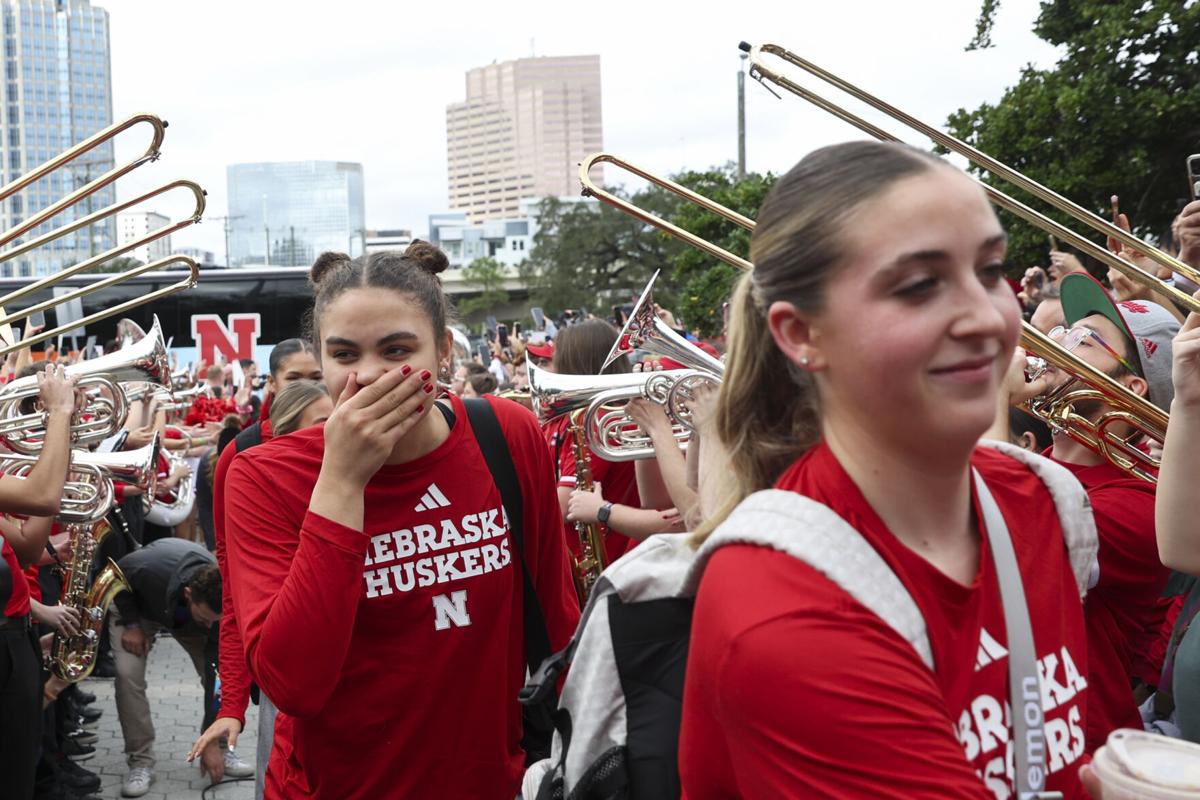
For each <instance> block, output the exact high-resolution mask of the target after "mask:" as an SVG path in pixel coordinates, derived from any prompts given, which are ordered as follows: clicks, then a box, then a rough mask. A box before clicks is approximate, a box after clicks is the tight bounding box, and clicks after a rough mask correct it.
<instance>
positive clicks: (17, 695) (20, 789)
mask: <svg viewBox="0 0 1200 800" xmlns="http://www.w3.org/2000/svg"><path fill="white" fill-rule="evenodd" d="M37 383H38V396H39V398H40V400H41V405H42V410H44V411H45V412H46V429H45V431H46V432H45V439H44V443H43V447H42V452H41V454H40V455H39V457H38V461H37V464H35V465H34V467H33V468H32V469H31V470H30V472H29V474H28V476H27V477H25V478H18V477H13V476H7V475H6V476H4V477H3V478H0V511H2V512H3V513H6V514H15V515H30V516H32V517H40V518H45V517H53V516H54V515H56V514H57V513H58V510H59V505H60V503H61V502H62V494H63V484H64V483H65V481H66V478H67V466H68V463H69V461H70V456H71V437H70V428H71V418H72V415H73V414H74V412H75V410H76V408H77V407H79V406H80V400H81V398H80V397H78V396H77V394H76V391H75V383H76V379H75V378H74V377H68V376H67V375H66V374H65V372H64V368H63V367H62V366H60V365H57V364H51V365H49V366H47V367H46V368H45V369H44V370H43V371H41V372H39V373H38V377H37ZM50 530H51V526H50V525H47V524H45V520H44V519H39V520H30V521H29V524H24V525H20V526H10V527H9V528H7V529H6V531H5V533H4V535H3V536H2V537H0V540H2V542H0V551H2V554H3V555H2V558H3V561H4V565H5V570H4V572H7V573H8V574H7V576H5V581H4V582H5V583H7V584H8V587H9V588H8V591H7V592H2V591H0V596H3V597H4V598H5V603H4V607H3V614H2V615H0V647H3V648H4V653H3V656H2V657H0V721H2V722H3V724H0V773H2V774H3V775H4V783H5V791H6V792H11V795H10V796H12V797H20V798H25V797H30V796H32V795H33V786H34V771H35V768H36V766H37V761H38V758H37V754H38V744H39V740H40V738H41V737H40V731H41V720H42V696H41V695H42V688H41V687H42V678H41V661H42V657H41V652H42V651H41V646H40V645H39V644H38V641H37V639H36V638H35V636H34V633H33V628H32V625H31V622H30V608H31V606H30V592H29V584H28V582H27V581H26V578H25V575H24V574H23V570H24V569H25V567H27V566H29V565H30V564H35V563H37V561H38V559H39V558H41V556H42V554H43V553H44V552H45V548H46V542H47V541H48V540H49V537H50Z"/></svg>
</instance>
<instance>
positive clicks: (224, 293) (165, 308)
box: [0, 267, 528, 372]
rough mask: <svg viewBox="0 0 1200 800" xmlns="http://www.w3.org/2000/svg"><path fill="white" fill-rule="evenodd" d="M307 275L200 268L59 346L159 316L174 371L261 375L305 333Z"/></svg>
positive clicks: (458, 283)
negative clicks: (237, 363)
mask: <svg viewBox="0 0 1200 800" xmlns="http://www.w3.org/2000/svg"><path fill="white" fill-rule="evenodd" d="M308 272H309V270H308V267H250V268H244V269H202V270H201V272H200V280H199V282H198V283H197V284H196V285H195V286H194V287H192V288H191V289H186V290H184V291H180V292H176V293H175V294H173V295H170V296H169V297H164V298H161V299H159V300H156V301H154V302H152V303H147V304H146V305H142V306H138V307H137V308H134V309H132V310H130V311H129V312H128V313H127V314H125V315H123V316H121V317H118V316H113V317H109V318H108V319H105V320H101V321H99V322H97V323H95V324H94V325H89V326H88V327H87V329H86V330H84V329H81V328H77V329H75V330H73V331H70V333H71V334H74V335H73V336H66V337H63V338H62V339H61V341H60V342H59V343H58V348H59V350H60V351H61V352H64V353H66V352H72V351H77V350H80V349H83V348H84V347H86V346H87V343H88V341H91V342H92V343H93V344H94V345H96V346H98V347H104V346H105V344H107V343H108V342H110V341H111V340H113V339H115V338H116V336H117V322H118V321H119V319H130V320H133V321H134V322H136V323H137V324H138V325H140V326H141V327H142V328H143V329H146V330H148V329H149V328H150V325H151V324H152V322H153V319H154V317H156V316H157V317H158V321H159V324H160V325H161V326H162V330H163V336H164V338H165V339H166V340H167V342H168V348H169V349H170V350H171V352H172V354H173V355H174V356H175V359H176V361H177V365H178V367H185V366H195V365H197V364H198V363H199V362H201V361H203V362H204V363H206V364H209V365H211V364H215V363H220V362H221V361H222V360H223V361H224V362H225V363H231V362H232V361H234V360H235V359H243V358H250V359H254V360H255V361H256V362H258V365H259V369H260V372H265V371H266V364H267V356H268V355H269V354H270V352H271V348H272V347H274V346H275V345H276V344H278V343H279V342H281V341H283V340H284V339H289V338H291V337H293V336H307V335H308V324H307V320H308V315H309V312H310V311H311V309H312V300H313V297H312V287H311V286H310V285H309V283H308ZM455 273H458V274H455ZM185 275H186V272H185V271H184V270H167V271H163V272H147V273H144V274H142V275H138V276H136V277H132V278H129V279H127V280H125V281H123V282H121V283H119V284H117V285H115V286H109V287H107V288H104V289H100V290H98V291H95V292H92V293H89V294H87V295H85V296H84V297H83V298H81V299H80V301H78V302H76V303H68V304H65V305H63V306H58V307H56V308H55V309H53V310H51V311H49V312H47V314H46V326H47V329H49V328H53V327H57V326H58V325H60V324H62V323H67V322H73V321H75V320H79V319H83V318H84V317H86V316H89V315H91V314H93V313H95V312H97V311H100V310H103V309H106V308H112V307H113V306H114V305H117V304H119V303H123V302H125V301H127V300H131V299H133V298H135V297H140V296H143V295H146V294H148V293H150V292H153V291H155V290H157V289H161V288H164V287H166V286H170V285H171V284H174V283H178V282H179V281H180V280H182V279H183V277H184V276H185ZM107 277H110V274H108V273H91V272H89V273H86V274H81V275H73V276H71V277H69V278H65V279H63V280H61V281H59V282H58V283H57V284H55V286H53V287H46V288H43V289H41V290H39V291H37V292H33V293H30V294H28V295H25V296H23V297H21V298H20V299H19V300H17V301H13V302H10V303H8V304H7V305H6V306H5V307H4V310H5V311H7V312H10V313H11V312H13V311H18V310H21V309H24V308H28V307H29V306H31V305H33V304H35V303H40V302H42V301H44V300H49V299H50V298H52V297H54V296H61V295H63V294H65V293H67V292H69V291H72V290H74V289H77V288H79V287H83V286H89V285H91V284H94V283H96V282H97V281H100V280H103V279H104V278H107ZM442 277H443V279H444V284H445V285H446V290H447V292H448V293H450V294H451V295H453V296H456V297H464V296H469V295H470V294H473V293H477V292H472V291H471V287H468V286H466V285H464V284H463V281H462V277H461V270H452V271H450V272H448V273H446V274H443V276H442ZM505 283H506V286H505V288H506V289H507V290H508V291H509V298H510V300H509V303H510V304H511V306H510V307H511V308H513V309H518V308H521V307H522V306H521V304H522V302H523V301H524V300H527V298H528V292H526V291H525V290H524V288H523V287H521V286H519V285H518V284H517V283H516V282H515V280H514V281H506V282H505ZM29 285H30V280H29V278H0V297H3V296H7V295H9V294H11V293H13V292H15V291H17V290H20V289H23V288H24V287H26V286H29ZM506 311H507V309H506ZM514 313H515V311H514ZM502 318H503V317H502ZM27 322H28V320H23V321H19V322H17V323H15V324H14V326H13V327H15V328H24V327H25V326H26V324H27ZM36 349H37V348H36V347H35V350H36Z"/></svg>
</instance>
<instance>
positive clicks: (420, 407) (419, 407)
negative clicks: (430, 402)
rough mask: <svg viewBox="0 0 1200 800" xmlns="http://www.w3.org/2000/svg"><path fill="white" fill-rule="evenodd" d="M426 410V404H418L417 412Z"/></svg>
mask: <svg viewBox="0 0 1200 800" xmlns="http://www.w3.org/2000/svg"><path fill="white" fill-rule="evenodd" d="M424 410H425V406H424V405H419V406H417V413H418V414H420V413H421V412H422V411H424Z"/></svg>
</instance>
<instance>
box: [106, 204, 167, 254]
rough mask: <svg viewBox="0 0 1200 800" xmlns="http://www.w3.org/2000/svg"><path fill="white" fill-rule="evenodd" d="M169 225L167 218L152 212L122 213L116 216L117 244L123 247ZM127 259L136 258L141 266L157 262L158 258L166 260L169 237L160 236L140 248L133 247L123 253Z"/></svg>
mask: <svg viewBox="0 0 1200 800" xmlns="http://www.w3.org/2000/svg"><path fill="white" fill-rule="evenodd" d="M170 224H171V220H170V218H169V217H165V216H163V215H162V214H158V213H156V212H154V211H124V212H122V213H120V214H117V244H119V245H121V246H122V247H124V246H125V245H127V244H129V243H130V242H135V241H137V240H138V239H141V238H142V237H144V236H147V235H149V234H150V233H151V232H153V231H156V230H158V229H159V228H165V227H167V226H168V225H170ZM125 255H126V256H127V257H129V258H136V259H137V260H138V261H140V262H142V263H143V264H149V263H150V262H151V261H157V260H158V259H160V258H166V257H167V256H169V255H171V237H170V235H169V234H168V235H167V236H161V237H159V238H157V239H155V240H153V241H150V242H147V243H146V244H143V245H141V246H140V247H135V248H133V249H132V250H130V251H128V252H127V253H125Z"/></svg>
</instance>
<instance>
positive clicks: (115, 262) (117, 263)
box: [90, 256, 142, 272]
mask: <svg viewBox="0 0 1200 800" xmlns="http://www.w3.org/2000/svg"><path fill="white" fill-rule="evenodd" d="M140 266H142V262H141V261H139V260H137V259H136V258H134V257H133V256H117V257H116V258H114V259H112V260H111V261H105V262H104V263H103V264H99V265H97V266H96V267H93V268H92V269H91V270H90V271H91V272H124V271H125V270H129V269H133V268H134V267H140Z"/></svg>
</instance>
